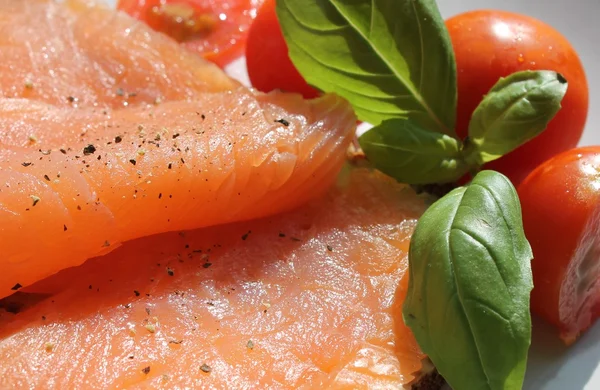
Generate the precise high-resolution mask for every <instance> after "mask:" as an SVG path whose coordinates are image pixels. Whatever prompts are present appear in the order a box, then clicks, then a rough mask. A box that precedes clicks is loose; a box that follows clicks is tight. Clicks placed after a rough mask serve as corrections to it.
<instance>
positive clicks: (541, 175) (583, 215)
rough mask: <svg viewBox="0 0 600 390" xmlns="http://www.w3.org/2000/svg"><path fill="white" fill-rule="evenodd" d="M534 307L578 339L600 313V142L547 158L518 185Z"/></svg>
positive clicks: (565, 335) (565, 333) (563, 333)
mask: <svg viewBox="0 0 600 390" xmlns="http://www.w3.org/2000/svg"><path fill="white" fill-rule="evenodd" d="M518 192H519V198H520V199H521V207H522V209H523V224H524V227H525V235H526V236H527V238H528V240H529V242H530V243H531V247H532V249H533V257H534V259H533V261H532V263H531V265H532V269H533V283H534V288H533V292H532V295H531V308H532V311H533V312H535V313H537V314H538V315H540V316H542V317H543V318H545V319H547V320H548V321H550V322H551V323H553V324H554V325H556V326H558V327H559V328H560V330H561V337H562V338H563V340H564V341H565V342H566V343H568V344H569V343H571V342H573V341H574V340H575V339H576V338H577V336H578V335H579V334H580V333H581V332H582V331H584V330H585V329H587V328H588V327H589V326H590V325H591V324H592V323H593V322H594V320H595V319H597V318H598V316H599V315H600V311H599V310H598V309H599V308H600V146H593V147H585V148H578V149H572V150H569V151H567V152H564V153H561V154H559V155H558V156H555V157H554V158H552V159H550V160H548V161H546V162H545V163H544V164H542V165H540V166H539V167H538V168H537V169H535V170H534V171H533V172H532V173H531V174H530V175H529V176H528V177H527V178H526V179H525V180H524V181H523V182H522V183H521V185H520V186H519V188H518Z"/></svg>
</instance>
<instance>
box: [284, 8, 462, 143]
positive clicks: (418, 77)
mask: <svg viewBox="0 0 600 390" xmlns="http://www.w3.org/2000/svg"><path fill="white" fill-rule="evenodd" d="M277 16H278V18H279V21H280V24H281V27H282V30H283V35H284V37H285V39H286V42H287V45H288V48H289V53H290V57H291V59H292V61H293V63H294V65H295V66H296V68H297V69H298V70H299V71H300V73H301V74H302V76H303V77H304V78H305V79H306V80H307V82H308V83H310V84H312V85H313V86H315V87H317V88H319V89H321V90H323V91H326V92H335V93H337V94H338V95H340V96H342V97H344V98H346V99H347V100H348V101H349V102H350V103H351V104H352V106H353V107H354V109H355V111H356V113H357V115H358V117H359V118H360V119H361V120H363V121H366V122H370V123H372V124H374V125H377V124H379V123H381V122H382V121H383V120H386V119H390V118H398V117H404V118H408V117H410V118H411V119H413V120H414V121H415V122H417V123H419V124H420V125H421V126H423V128H424V129H427V130H431V131H439V132H442V133H445V134H449V135H453V134H454V130H453V128H454V124H455V115H456V113H455V111H456V63H455V60H454V51H453V50H452V45H451V42H450V38H449V35H448V32H447V30H446V27H445V25H444V21H443V19H442V17H441V16H440V13H439V10H438V8H437V5H436V2H435V1H434V0H372V1H366V0H278V1H277Z"/></svg>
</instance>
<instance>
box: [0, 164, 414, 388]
mask: <svg viewBox="0 0 600 390" xmlns="http://www.w3.org/2000/svg"><path fill="white" fill-rule="evenodd" d="M36 207H37V206H36ZM424 209H425V201H424V199H423V198H420V197H419V196H417V195H416V194H415V193H414V192H413V191H412V190H411V189H410V188H409V187H408V186H405V185H401V184H398V183H396V182H395V181H393V180H391V179H389V178H387V177H385V176H383V175H381V174H378V173H374V172H370V171H368V170H366V169H361V168H353V169H351V170H349V171H348V172H345V174H343V175H342V176H341V177H340V180H339V181H338V184H337V186H335V187H334V188H332V189H330V190H329V191H328V192H327V193H326V195H325V196H323V197H322V198H320V199H316V200H313V201H310V202H309V203H307V204H306V205H304V206H302V207H300V208H298V209H296V210H295V211H292V212H288V213H286V214H281V215H277V216H272V217H268V218H263V219H260V220H253V221H248V222H242V223H236V224H230V225H224V226H217V227H211V228H205V229H201V230H194V231H186V232H173V233H167V234H162V235H159V236H153V237H147V238H142V239H138V240H135V241H131V242H128V243H125V244H123V245H122V246H121V247H120V248H119V249H117V250H115V251H113V252H112V253H110V254H108V255H105V256H103V257H99V258H95V259H92V260H90V261H88V262H86V263H85V264H83V265H81V266H79V267H76V268H71V269H68V270H64V271H62V272H60V273H58V274H56V275H54V276H52V277H51V278H49V279H47V280H45V281H43V282H42V283H41V284H40V285H43V284H44V283H50V284H57V285H62V286H63V288H64V289H63V291H62V292H60V293H57V294H55V295H54V296H51V297H49V298H47V299H46V300H45V301H42V302H39V303H38V304H36V305H34V306H32V307H30V308H28V309H26V310H24V311H22V312H20V313H18V314H10V313H2V312H1V311H0V313H2V314H0V388H10V389H29V388H36V389H45V388H54V389H78V388H81V389H83V388H107V389H108V388H111V389H118V388H122V389H124V388H127V389H144V388H152V389H172V388H214V389H260V388H277V389H315V388H333V389H361V388H365V389H366V388H382V389H383V388H400V387H401V385H402V384H403V383H406V382H409V381H410V380H411V379H412V374H413V373H414V372H415V371H417V370H418V369H419V368H420V367H421V363H420V359H421V357H422V354H421V353H420V352H419V349H418V347H417V344H416V342H415V340H414V338H413V336H412V335H411V333H410V331H409V330H408V329H407V328H406V327H405V325H404V324H403V321H402V315H401V311H402V310H401V306H402V302H403V300H404V295H405V293H406V288H407V272H406V271H407V267H408V263H407V253H408V246H409V239H410V236H411V233H412V231H413V228H414V226H415V224H416V218H418V217H419V216H420V215H421V213H422V212H423V210H424ZM39 289H40V290H43V287H40V288H39Z"/></svg>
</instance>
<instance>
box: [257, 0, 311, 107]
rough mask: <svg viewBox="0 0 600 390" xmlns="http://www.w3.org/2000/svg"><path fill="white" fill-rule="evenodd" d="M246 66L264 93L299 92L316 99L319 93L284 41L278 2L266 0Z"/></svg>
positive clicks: (259, 11)
mask: <svg viewBox="0 0 600 390" xmlns="http://www.w3.org/2000/svg"><path fill="white" fill-rule="evenodd" d="M246 64H247V67H248V76H249V78H250V82H251V83H252V86H253V87H255V88H256V89H258V90H259V91H263V92H270V91H273V90H275V89H280V90H284V91H287V92H297V93H300V94H302V95H303V96H304V97H305V98H307V99H309V98H314V97H316V96H318V95H319V92H318V91H317V90H316V89H314V88H312V87H311V86H309V85H308V84H307V83H306V81H304V78H302V76H301V75H300V73H299V72H298V71H297V70H296V68H295V67H294V64H293V63H292V60H290V57H289V55H288V48H287V44H286V43H285V39H284V38H283V33H282V32H281V27H280V26H279V21H278V20H277V14H276V12H275V0H266V1H265V2H264V4H263V5H262V7H261V8H260V9H259V10H258V13H257V14H256V19H255V20H254V23H252V26H251V27H250V32H249V34H248V43H247V45H246Z"/></svg>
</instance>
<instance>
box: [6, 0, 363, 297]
mask: <svg viewBox="0 0 600 390" xmlns="http://www.w3.org/2000/svg"><path fill="white" fill-rule="evenodd" d="M0 11H1V12H0V32H2V34H0V53H2V54H1V55H2V61H0V88H1V91H2V94H3V97H0V126H1V127H2V129H3V131H2V132H0V248H2V256H1V257H0V268H1V269H2V271H3V272H2V273H1V274H0V298H1V297H4V296H7V295H9V294H11V293H12V292H14V291H17V290H19V289H20V288H21V287H22V286H28V285H30V284H32V283H34V282H36V281H38V280H40V279H42V278H45V277H47V276H49V275H52V274H53V273H55V272H57V271H59V270H61V269H64V268H67V267H72V266H76V265H79V264H81V263H83V262H84V261H85V260H86V259H88V258H90V257H94V256H98V255H100V254H103V253H107V252H109V251H111V250H113V249H115V248H116V247H118V246H119V245H120V244H121V243H122V242H125V241H127V240H131V239H135V238H139V237H143V236H147V235H151V234H156V233H161V232H166V231H176V230H181V229H192V228H198V227H204V226H210V225H217V224H223V223H228V222H233V221H241V220H247V219H251V218H258V217H263V216H266V215H272V214H274V213H278V212H281V211H285V210H289V209H291V208H294V207H297V206H299V205H301V204H303V203H305V202H306V201H308V200H309V199H312V198H314V197H315V196H318V195H319V194H321V193H323V192H324V191H325V190H326V188H327V187H329V186H330V185H331V184H332V183H333V181H334V179H335V177H336V175H337V173H338V172H339V169H340V167H341V166H342V163H343V161H344V155H345V150H346V148H347V146H348V144H349V143H350V141H351V138H352V136H353V132H354V129H355V121H356V118H355V116H354V114H353V113H352V110H351V108H350V106H349V105H348V104H347V103H346V102H345V101H343V100H341V99H340V98H337V97H335V96H331V95H329V96H325V97H323V98H321V99H318V100H314V101H310V102H307V101H304V100H302V99H301V98H300V97H299V96H295V95H286V94H282V93H273V94H269V95H264V94H260V93H257V92H254V91H252V90H249V89H247V88H244V87H242V86H240V85H239V84H238V83H237V82H235V81H233V80H231V79H230V78H229V77H228V76H227V75H225V74H224V73H223V72H222V71H221V70H220V69H218V68H217V67H215V66H214V65H212V64H210V63H208V62H206V61H204V60H202V59H201V58H199V57H198V56H196V55H193V54H189V53H188V52H187V51H186V50H185V49H184V48H181V47H180V46H179V45H178V44H177V43H176V42H174V41H172V40H170V39H169V38H167V37H166V36H163V35H162V34H159V33H156V32H154V31H152V30H150V29H149V28H148V27H146V26H145V25H143V24H140V23H138V22H136V21H134V20H133V19H131V18H130V17H129V16H127V15H125V14H121V13H116V12H115V11H113V10H109V9H107V8H104V7H102V6H98V5H95V3H88V2H83V1H79V0H71V1H67V2H66V3H65V4H59V3H55V2H52V1H21V0H19V1H12V0H10V1H8V0H0ZM30 76H32V79H31V81H32V82H31V84H26V83H24V82H23V80H24V79H25V78H26V77H30ZM73 88H76V91H77V93H75V92H73ZM134 92H135V95H134ZM68 97H71V98H70V99H69V98H68ZM157 97H161V98H162V99H163V100H162V101H161V103H159V104H158V102H156V101H155V99H156V98H157ZM126 103H127V104H126ZM23 240H26V242H27V245H23Z"/></svg>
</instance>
